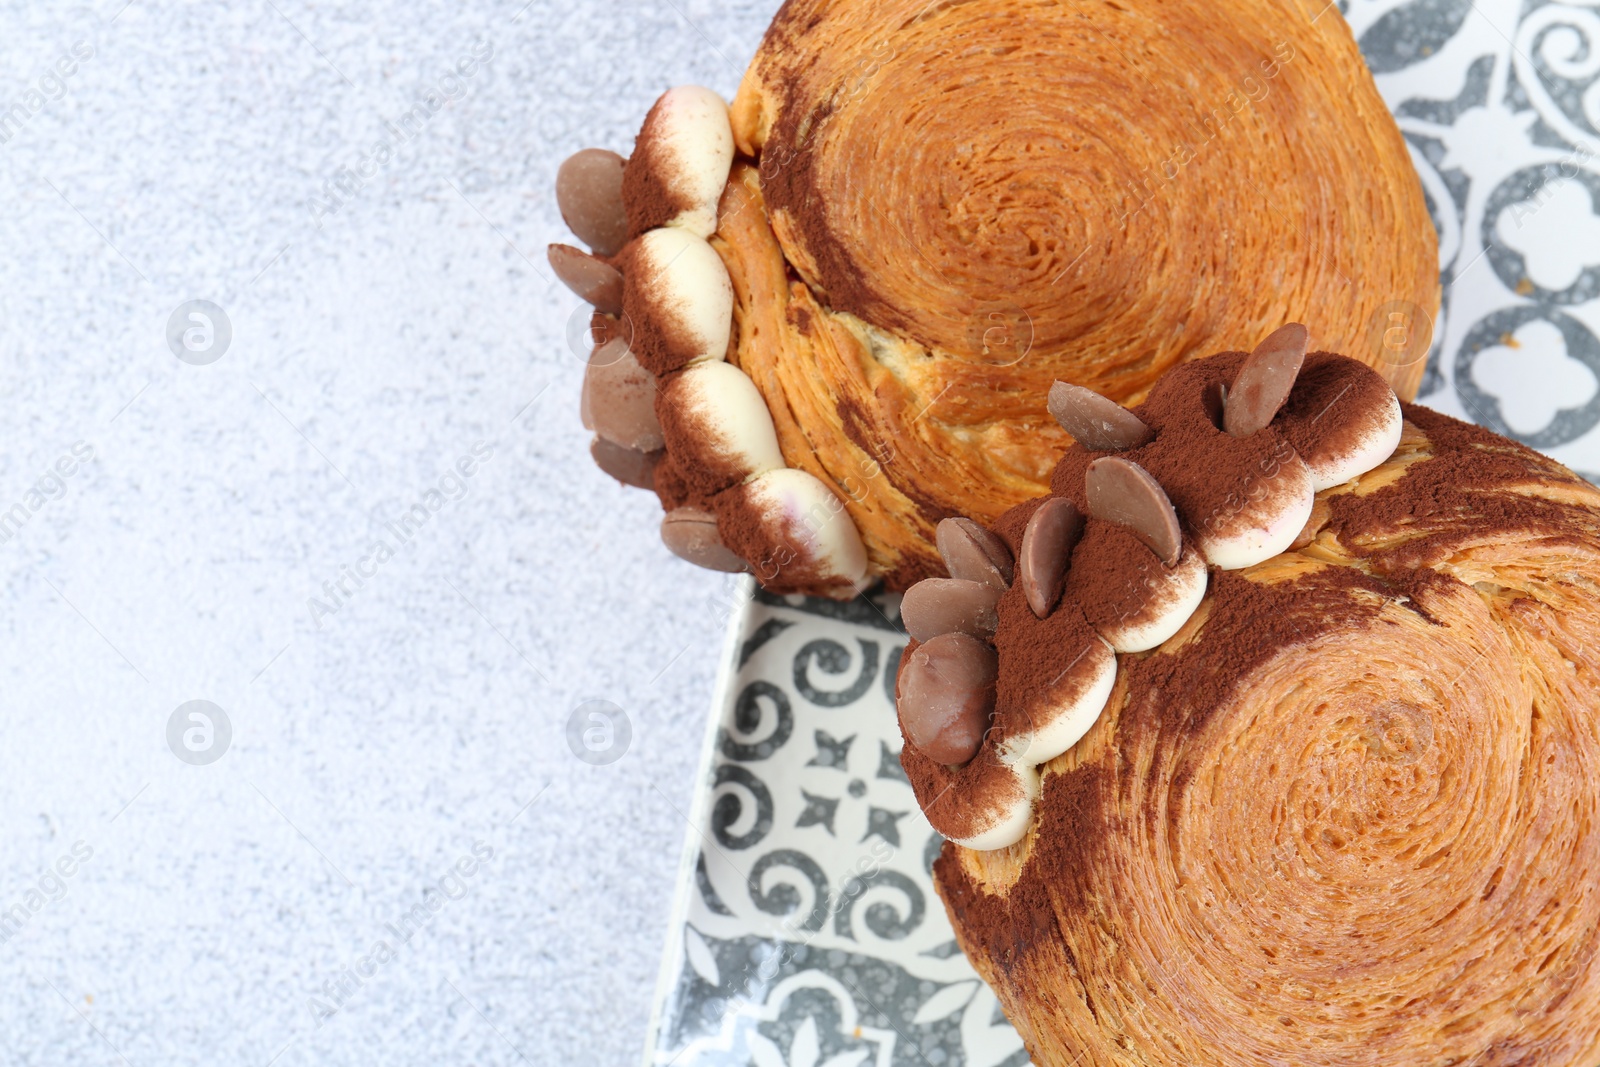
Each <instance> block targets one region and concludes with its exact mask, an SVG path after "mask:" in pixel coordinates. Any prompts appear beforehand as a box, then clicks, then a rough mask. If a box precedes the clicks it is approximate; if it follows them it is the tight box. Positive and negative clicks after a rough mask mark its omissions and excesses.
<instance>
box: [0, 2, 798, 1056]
mask: <svg viewBox="0 0 1600 1067" xmlns="http://www.w3.org/2000/svg"><path fill="white" fill-rule="evenodd" d="M776 6H777V3H776V0H767V2H759V3H757V2H748V3H716V4H712V3H708V2H705V0H665V2H663V3H659V4H658V3H651V2H645V3H623V2H601V0H588V2H585V3H579V4H553V3H548V2H546V0H532V2H531V3H528V4H526V6H523V5H522V4H521V3H520V2H519V0H518V2H511V3H503V4H497V3H468V4H465V5H455V4H451V5H429V4H400V3H387V2H375V3H365V4H359V3H338V2H333V3H317V2H306V0H259V2H245V3H237V4H227V5H222V4H187V3H184V4H179V3H171V2H157V0H133V2H132V3H127V4H126V6H124V0H106V2H105V3H99V4H95V5H93V6H77V5H70V4H64V5H55V4H52V5H48V7H47V6H46V5H38V4H23V3H16V2H12V3H7V4H6V5H5V6H4V9H3V10H0V57H3V63H0V70H3V71H4V77H3V78H0V142H3V143H0V187H3V189H4V197H5V203H6V210H5V211H4V212H0V247H3V249H4V252H3V255H0V336H3V343H0V355H3V362H0V393H3V398H0V412H3V418H0V513H4V514H5V515H9V516H11V521H9V522H6V521H0V581H3V583H4V588H5V611H4V613H3V615H0V628H3V631H4V632H3V640H0V989H3V990H4V995H3V996H0V1065H5V1067H10V1065H14V1064H49V1065H58V1064H65V1063H72V1064H78V1065H97V1064H136V1065H144V1064H206V1065H229V1064H250V1065H260V1067H265V1065H267V1064H269V1063H276V1064H278V1065H279V1067H293V1065H297V1064H320V1065H342V1064H413V1063H415V1064H444V1063H460V1064H483V1065H488V1064H512V1063H522V1062H532V1063H569V1064H591V1063H592V1064H618V1063H630V1062H634V1061H635V1060H636V1058H637V1057H638V1056H639V1054H640V1050H641V1048H642V1045H643V1041H644V1036H645V1029H646V1024H647V1020H648V1015H649V1010H650V1001H651V992H652V989H653V986H654V982H655V978H656V974H657V968H658V963H659V960H660V956H661V950H662V944H663V938H664V936H665V933H666V923H667V915H668V910H669V907H670V902H671V896H672V890H673V886H674V881H675V877H676V873H677V862H678V857H679V853H680V849H681V847H682V842H683V838H684V835H685V833H686V832H687V828H686V825H685V822H684V818H683V815H682V814H680V812H682V811H685V810H687V808H688V804H689V798H690V794H691V792H692V788H693V783H692V781H691V779H692V777H693V770H694V767H695V761H696V757H697V751H696V749H697V747H698V743H699V741H700V738H701V736H702V725H703V723H704V721H705V716H706V714H707V708H708V705H709V701H710V699H711V690H712V683H713V676H714V672H715V667H716V664H717V659H718V652H719V648H720V645H721V637H722V632H723V628H724V619H725V616H726V610H727V608H726V602H727V596H728V587H727V586H726V585H725V584H724V583H722V582H719V581H717V580H716V579H714V578H713V577H711V576H708V575H706V574H705V573H704V572H699V571H695V570H692V569H691V568H689V567H688V566H687V565H685V564H680V563H679V562H677V561H676V560H674V559H672V558H671V557H670V556H669V555H668V554H667V553H666V551H665V550H664V549H662V548H661V547H660V546H659V545H658V544H657V543H655V540H654V538H653V537H651V536H650V535H649V530H650V528H651V527H652V525H653V523H654V521H655V512H656V510H657V505H656V504H655V502H654V500H653V499H651V498H650V497H648V496H646V495H645V494H641V493H637V492H628V491H624V490H622V489H621V488H619V487H617V486H616V485H615V484H614V483H612V482H610V481H609V480H608V479H606V478H604V477H603V476H602V475H600V474H599V473H598V472H597V471H595V470H594V469H593V468H592V467H591V465H590V463H589V461H588V458H587V455H586V438H587V435H586V434H585V433H584V432H583V430H582V429H581V428H580V427H579V425H578V421H577V417H576V410H577V395H578V386H579V381H580V374H581V369H582V363H581V360H580V359H579V358H578V357H577V356H575V355H573V353H572V352H571V351H570V350H569V346H568V344H567V342H566V340H565V339H564V336H563V324H564V323H565V322H566V321H567V319H568V317H569V315H570V314H571V312H573V311H574V310H575V308H576V301H575V299H574V298H572V297H570V296H569V295H568V294H566V292H565V291H564V290H562V289H561V288H560V287H559V285H556V284H552V282H551V280H550V277H549V271H548V268H547V267H546V266H545V264H544V259H543V249H544V245H545V244H546V243H547V242H549V241H551V240H559V239H562V227H561V225H560V221H559V218H558V215H557V212H556V209H555V204H554V202H553V197H552V194H551V186H552V181H553V177H554V173H555V168H556V166H557V164H558V163H559V162H560V160H561V159H562V158H563V157H564V156H565V155H567V154H568V153H570V152H571V151H573V150H575V149H577V148H580V147H583V146H585V145H588V144H598V145H603V146H607V147H612V148H616V149H619V150H622V151H626V150H627V149H628V148H629V147H630V145H631V137H632V133H633V132H634V131H635V130H636V129H637V125H638V122H639V119H640V118H641V117H642V115H643V113H644V111H645V110H646V109H647V107H648V106H649V104H650V103H651V101H652V100H653V99H654V98H655V97H656V95H657V94H659V93H660V92H661V91H662V90H664V89H666V88H667V87H669V86H670V85H673V84H680V83H685V82H698V83H701V84H705V85H709V86H711V87H713V88H715V89H717V90H719V91H721V92H723V93H725V94H730V95H731V93H732V92H733V90H734V88H735V86H736V85H737V83H738V78H739V75H740V73H741V71H742V69H743V67H744V65H745V63H746V61H747V60H748V58H749V56H750V54H751V53H752V51H753V49H754V48H755V45H756V43H757V41H758V39H759V36H760V33H761V31H762V29H763V28H764V26H765V24H766V22H767V20H768V18H770V16H771V14H772V11H773V10H774V9H775V8H776ZM430 96H431V97H432V99H433V101H434V102H435V103H437V104H438V105H439V106H438V109H437V111H433V110H430V109H428V108H427V106H426V102H427V101H428V100H429V99H430ZM419 101H422V102H424V106H423V108H422V109H421V111H420V112H419V111H417V110H416V109H417V105H418V103H419ZM408 115H409V116H410V118H407V116H408ZM397 134H398V136H397ZM380 142H387V143H388V148H387V150H384V151H378V150H377V146H378V145H379V144H380ZM380 157H382V158H381V159H380ZM193 300H207V301H211V302H212V303H213V304H215V305H216V306H217V307H219V308H220V309H221V312H222V314H221V316H217V315H213V316H212V318H213V320H214V321H215V322H216V323H217V327H218V329H217V331H215V332H213V335H212V337H211V339H210V342H209V344H210V347H209V348H207V347H206V346H207V341H206V338H205V337H204V335H203V330H202V333H201V334H196V335H192V336H191V344H192V345H193V346H194V347H195V348H197V349H201V350H203V351H202V352H199V353H189V350H188V349H183V346H182V344H181V343H180V345H179V348H180V349H183V351H185V352H186V353H188V354H189V358H188V360H187V361H186V360H180V359H179V358H177V357H176V356H175V354H174V350H173V348H172V347H171V346H170V345H169V340H168V322H169V319H171V318H172V317H173V315H174V312H176V311H179V310H180V309H184V310H185V311H187V309H186V308H184V305H186V304H187V303H188V302H189V301H193ZM179 321H180V326H182V325H185V324H187V323H188V320H186V319H184V318H183V317H182V316H180V320H179ZM224 322H225V323H226V327H227V331H231V336H225V333H226V332H227V331H224V330H223V326H222V324H223V323H224ZM197 328H198V327H197ZM180 332H181V331H180ZM219 349H220V350H221V351H220V357H219V358H214V359H212V361H210V362H204V360H205V359H207V358H210V357H212V356H216V355H217V353H218V351H219ZM462 469H465V470H467V471H470V474H468V475H463V474H461V473H459V471H460V470H462ZM418 505H420V507H417V506H418ZM414 508H416V510H413V509H414ZM19 509H20V510H19ZM408 514H409V515H412V516H413V517H414V522H413V526H412V527H411V528H409V529H404V528H400V527H398V523H399V522H400V520H401V518H402V516H404V515H408ZM418 516H420V517H418ZM0 518H3V516H0ZM391 524H396V525H391ZM397 531H398V532H397ZM402 535H403V536H402ZM380 544H383V545H386V546H387V548H386V549H383V550H380V549H379V548H378V546H379V545H380ZM391 551H392V556H391V555H390V552H391ZM341 586H342V589H341ZM591 698H600V699H607V700H611V701H613V702H615V703H616V704H618V705H620V706H622V707H623V708H625V709H626V711H627V713H628V715H629V717H630V721H631V724H632V733H633V736H632V741H631V745H630V747H629V749H628V751H627V753H626V755H625V756H624V757H623V758H622V759H621V760H620V761H618V762H616V763H613V764H611V765H609V766H590V765H587V764H585V763H583V762H580V761H579V760H578V759H576V758H575V757H574V756H573V755H572V753H571V752H570V751H569V749H568V746H567V743H566V740H565V728H566V723H567V720H568V718H569V716H570V714H571V713H572V711H573V710H574V708H576V707H577V706H578V705H579V704H580V703H581V702H582V701H585V700H587V699H591ZM196 700H201V701H208V702H210V703H211V705H214V706H215V708H217V709H220V710H221V714H218V713H216V711H214V710H213V711H208V712H207V716H208V717H207V718H205V719H198V718H190V717H189V713H190V712H191V711H193V710H194V708H192V707H191V708H189V709H187V710H185V711H184V712H183V713H182V714H181V715H180V716H179V719H178V722H177V727H176V729H175V730H174V729H169V727H170V726H171V724H172V723H173V720H174V715H175V713H176V712H177V709H179V708H180V707H181V706H183V705H185V704H186V703H187V702H190V701H196ZM207 722H209V723H210V724H211V726H210V733H209V734H208V733H207V727H206V725H205V724H206V723H207ZM186 735H187V736H186ZM179 752H183V753H186V754H187V756H188V759H187V761H186V760H184V759H180V758H179V757H178V755H177V753H179ZM217 754H220V758H216V759H214V760H212V761H210V762H203V761H204V760H206V759H208V758H209V757H210V756H211V755H217ZM452 872H455V873H454V874H452ZM430 904H431V905H432V906H431V907H430V906H429V905H430ZM419 905H420V906H421V907H420V910H418V908H419ZM397 932H398V933H400V934H405V935H408V936H403V937H402V936H397ZM380 942H383V943H386V944H392V945H394V946H395V947H394V950H393V951H387V952H377V951H375V946H377V945H378V944H379V943H380ZM351 976H354V977H351ZM341 983H342V985H343V989H342V990H341V989H340V988H339V986H340V985H341Z"/></svg>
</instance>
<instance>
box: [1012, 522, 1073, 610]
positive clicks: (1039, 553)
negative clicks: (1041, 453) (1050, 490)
mask: <svg viewBox="0 0 1600 1067" xmlns="http://www.w3.org/2000/svg"><path fill="white" fill-rule="evenodd" d="M1082 536H1083V513H1082V512H1080V511H1079V510H1078V508H1077V506H1076V505H1075V504H1073V503H1072V501H1070V500H1068V499H1067V498H1065V497H1059V496H1057V497H1051V498H1050V499H1049V500H1046V501H1045V502H1044V503H1043V504H1041V505H1040V506H1039V509H1038V510H1037V511H1035V512H1034V513H1033V517H1032V518H1030V519H1029V520H1028V526H1027V529H1025V530H1023V532H1022V552H1021V553H1020V554H1019V555H1018V556H1017V580H1018V581H1019V582H1020V583H1021V584H1022V592H1023V595H1024V596H1026V597H1027V598H1028V607H1030V608H1032V609H1033V613H1034V614H1035V615H1037V616H1038V617H1039V618H1041V619H1042V618H1044V617H1045V616H1046V615H1048V614H1050V609H1051V608H1053V607H1054V606H1055V603H1056V600H1057V599H1058V598H1059V597H1060V596H1061V587H1062V585H1063V584H1065V582H1066V578H1067V560H1068V558H1069V557H1070V556H1071V555H1072V546H1073V545H1076V544H1077V543H1078V538H1080V537H1082Z"/></svg>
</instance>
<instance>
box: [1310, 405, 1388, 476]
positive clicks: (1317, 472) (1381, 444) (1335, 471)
mask: <svg viewBox="0 0 1600 1067" xmlns="http://www.w3.org/2000/svg"><path fill="white" fill-rule="evenodd" d="M1404 423H1405V417H1404V416H1403V415H1402V414H1401V412H1400V399H1399V397H1394V396H1391V397H1390V401H1389V404H1388V405H1387V406H1386V407H1384V409H1383V410H1382V411H1381V412H1380V413H1379V414H1378V415H1377V416H1376V417H1374V418H1373V420H1372V426H1371V427H1370V428H1369V429H1368V430H1367V431H1366V432H1365V433H1363V434H1361V435H1360V436H1359V437H1358V438H1357V439H1356V442H1355V444H1354V445H1352V446H1351V447H1350V449H1349V450H1348V451H1346V452H1344V453H1343V454H1341V455H1337V456H1329V457H1326V458H1324V459H1323V460H1322V461H1321V462H1320V463H1310V462H1307V464H1306V466H1308V467H1310V468H1311V484H1312V486H1313V487H1314V488H1315V489H1316V490H1317V491H1318V492H1321V491H1322V490H1324V489H1331V488H1333V487H1334V486H1336V485H1343V484H1344V483H1346V482H1348V481H1351V480H1353V479H1355V478H1359V477H1361V476H1362V475H1363V474H1365V473H1367V472H1368V471H1370V470H1372V469H1373V468H1374V467H1377V466H1378V465H1380V464H1381V463H1383V462H1384V461H1385V460H1387V459H1388V458H1389V457H1390V456H1392V455H1394V451H1395V449H1397V448H1399V447H1400V433H1401V430H1402V428H1403V427H1404Z"/></svg>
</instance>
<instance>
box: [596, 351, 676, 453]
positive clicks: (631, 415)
mask: <svg viewBox="0 0 1600 1067" xmlns="http://www.w3.org/2000/svg"><path fill="white" fill-rule="evenodd" d="M583 393H584V396H583V411H584V412H585V413H586V414H587V415H588V418H589V423H590V428H591V429H593V430H594V432H595V433H597V434H599V435H600V436H601V437H604V438H605V439H606V440H607V441H610V442H611V443H612V444H616V445H621V446H622V447H623V448H631V449H634V450H635V451H638V452H654V451H655V450H656V449H658V448H660V447H662V446H663V445H664V444H665V443H666V441H665V439H664V438H663V437H662V436H661V422H660V420H659V419H657V418H656V380H655V377H654V376H653V375H651V373H650V372H649V371H647V370H645V369H644V368H643V367H641V366H639V361H638V360H637V359H634V358H633V353H632V352H629V351H628V346H627V345H625V344H623V343H622V342H621V341H607V342H606V343H605V344H603V345H601V346H600V347H599V348H597V349H595V350H594V352H593V353H591V354H590V356H589V368H588V370H587V371H586V372H585V373H584V376H583Z"/></svg>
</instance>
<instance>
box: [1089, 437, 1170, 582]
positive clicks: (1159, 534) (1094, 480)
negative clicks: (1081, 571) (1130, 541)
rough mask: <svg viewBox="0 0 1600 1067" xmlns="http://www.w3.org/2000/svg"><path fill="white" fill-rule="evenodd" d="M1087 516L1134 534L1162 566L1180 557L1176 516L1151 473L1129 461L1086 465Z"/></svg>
mask: <svg viewBox="0 0 1600 1067" xmlns="http://www.w3.org/2000/svg"><path fill="white" fill-rule="evenodd" d="M1087 489H1088V496H1089V514H1090V515H1093V516H1094V517H1095V518H1097V519H1104V520H1105V521H1107V522H1115V523H1120V524H1122V525H1123V526H1126V527H1127V528H1128V529H1129V530H1131V531H1133V533H1134V535H1135V536H1136V537H1138V538H1139V540H1141V541H1143V542H1144V543H1145V545H1146V546H1147V547H1149V549H1150V551H1152V552H1154V553H1155V554H1156V555H1158V556H1160V557H1161V562H1163V563H1165V564H1166V565H1167V566H1169V567H1170V566H1172V565H1173V564H1174V563H1176V562H1178V557H1179V556H1180V555H1181V554H1182V553H1183V530H1182V529H1181V528H1180V527H1179V526H1178V513H1177V511H1175V510H1174V509H1173V507H1172V501H1171V500H1169V499H1167V492H1166V490H1165V489H1162V488H1161V483H1159V482H1157V481H1156V480H1155V478H1154V477H1152V476H1151V474H1150V472H1149V471H1147V470H1145V469H1144V468H1143V467H1141V466H1139V465H1138V464H1137V463H1134V462H1133V461H1132V460H1126V459H1121V458H1119V457H1117V456H1105V457H1102V458H1100V459H1097V460H1095V461H1094V462H1093V463H1091V464H1089V474H1088V480H1087Z"/></svg>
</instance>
